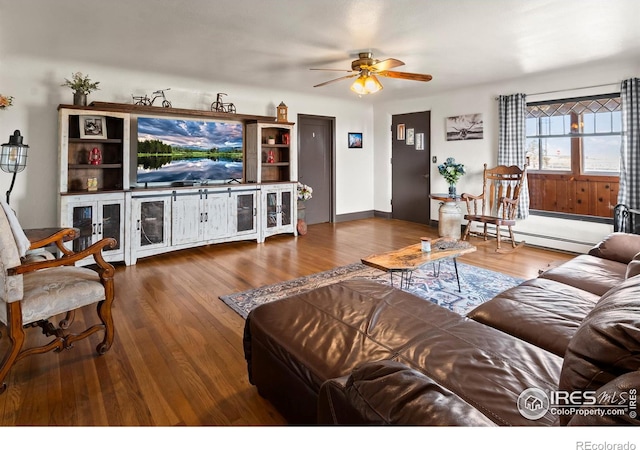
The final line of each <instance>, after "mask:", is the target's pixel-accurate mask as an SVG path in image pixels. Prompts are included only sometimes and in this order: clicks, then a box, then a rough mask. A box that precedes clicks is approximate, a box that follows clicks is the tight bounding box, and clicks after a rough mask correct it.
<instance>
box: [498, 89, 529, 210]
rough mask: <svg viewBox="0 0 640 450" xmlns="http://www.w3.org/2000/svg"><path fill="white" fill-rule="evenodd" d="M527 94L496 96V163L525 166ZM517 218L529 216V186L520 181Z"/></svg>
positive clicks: (524, 181)
mask: <svg viewBox="0 0 640 450" xmlns="http://www.w3.org/2000/svg"><path fill="white" fill-rule="evenodd" d="M526 110H527V96H526V95H525V94H513V95H501V96H499V97H498V122H499V130H498V165H505V166H518V167H520V168H521V169H523V168H524V167H525V164H526V156H525V148H526V140H527V139H526V127H525V116H526ZM517 217H518V219H526V218H527V217H529V186H528V183H527V180H526V178H525V179H524V180H523V183H522V190H521V191H520V197H519V204H518V216H517Z"/></svg>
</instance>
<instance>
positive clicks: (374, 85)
mask: <svg viewBox="0 0 640 450" xmlns="http://www.w3.org/2000/svg"><path fill="white" fill-rule="evenodd" d="M364 88H365V89H366V90H367V93H369V94H373V93H375V92H378V91H380V90H382V84H381V83H380V81H378V78H377V77H376V76H375V75H373V74H372V75H369V76H368V77H367V78H366V79H365V80H364Z"/></svg>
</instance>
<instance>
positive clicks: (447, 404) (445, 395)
mask: <svg viewBox="0 0 640 450" xmlns="http://www.w3.org/2000/svg"><path fill="white" fill-rule="evenodd" d="M318 406H319V411H318V415H319V420H320V421H321V423H334V424H338V423H339V424H351V425H355V424H374V425H391V424H397V425H461V426H480V425H485V426H487V425H496V424H495V423H494V422H492V421H491V420H490V419H489V418H488V417H486V416H485V415H483V414H482V413H481V412H480V411H478V410H477V409H476V408H474V407H473V406H471V405H470V404H469V403H467V402H465V401H464V400H462V399H461V398H460V397H458V396H457V395H456V394H454V393H453V392H451V391H449V390H448V389H446V388H445V387H443V386H441V385H439V384H438V383H437V382H436V381H434V380H432V379H431V378H429V377H427V376H426V375H424V374H423V373H421V372H419V371H417V370H414V369H411V368H409V367H407V366H406V365H404V364H402V363H400V362H396V361H388V360H385V361H376V362H369V363H365V364H363V365H361V366H359V367H358V368H356V369H355V370H354V371H353V372H352V373H351V375H350V376H349V377H348V378H347V379H346V380H345V379H344V378H343V379H334V380H329V381H327V382H325V383H324V384H323V385H322V387H321V389H320V396H319V401H318Z"/></svg>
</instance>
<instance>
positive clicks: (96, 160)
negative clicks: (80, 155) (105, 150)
mask: <svg viewBox="0 0 640 450" xmlns="http://www.w3.org/2000/svg"><path fill="white" fill-rule="evenodd" d="M101 163H102V152H101V151H100V149H99V148H98V147H93V148H92V149H91V151H90V152H89V164H92V165H94V166H97V165H99V164H101Z"/></svg>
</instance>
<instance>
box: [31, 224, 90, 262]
mask: <svg viewBox="0 0 640 450" xmlns="http://www.w3.org/2000/svg"><path fill="white" fill-rule="evenodd" d="M49 230H51V231H54V230H55V231H54V232H53V233H52V234H49V235H46V236H44V237H41V236H40V233H37V234H36V236H35V237H30V241H31V247H29V250H35V249H38V248H43V247H46V246H48V245H51V244H55V245H56V247H58V250H60V251H61V252H62V253H63V254H65V255H71V254H73V252H72V251H71V250H69V249H68V248H66V247H65V246H64V245H63V243H64V242H67V241H71V240H73V239H75V238H76V237H78V230H76V229H75V228H61V229H57V230H56V229H55V228H51V229H50V228H43V229H37V230H34V231H36V232H47V231H49Z"/></svg>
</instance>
